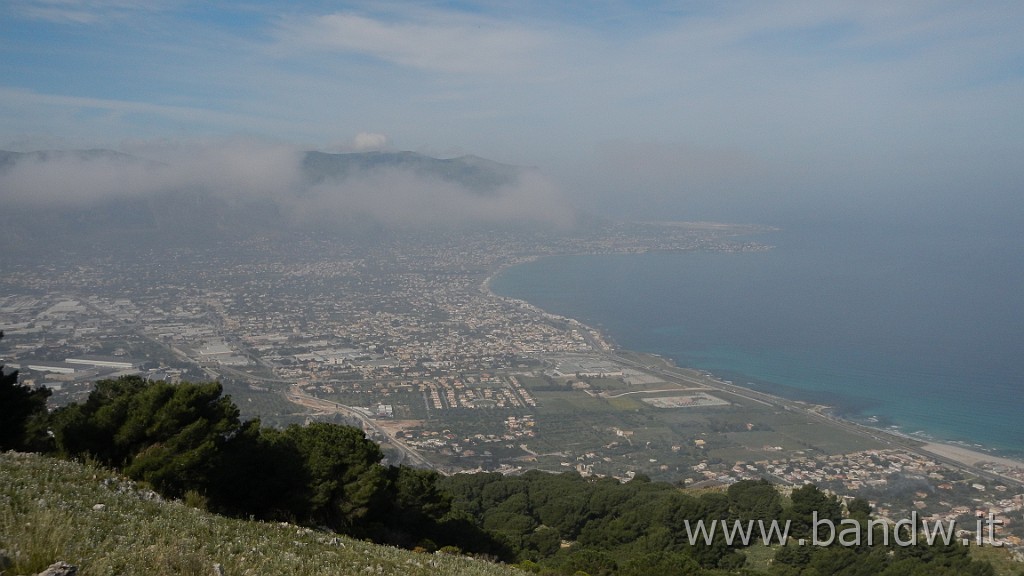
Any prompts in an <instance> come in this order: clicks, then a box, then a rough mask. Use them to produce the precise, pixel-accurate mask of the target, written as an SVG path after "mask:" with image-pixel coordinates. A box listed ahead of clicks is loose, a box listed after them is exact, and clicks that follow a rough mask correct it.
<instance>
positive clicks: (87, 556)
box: [0, 452, 522, 576]
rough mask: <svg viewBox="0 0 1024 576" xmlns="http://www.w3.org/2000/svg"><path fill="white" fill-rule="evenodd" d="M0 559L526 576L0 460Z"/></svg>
mask: <svg viewBox="0 0 1024 576" xmlns="http://www.w3.org/2000/svg"><path fill="white" fill-rule="evenodd" d="M0 550H3V551H5V552H3V554H5V555H6V556H7V557H8V558H9V559H11V560H13V561H14V565H13V566H12V567H10V569H8V570H7V571H6V572H4V571H3V570H2V569H0V573H2V574H7V573H11V574H24V573H32V574H34V573H36V572H39V571H41V570H43V569H44V568H45V567H47V566H48V565H50V564H52V563H53V562H55V561H58V560H62V561H65V562H68V563H71V564H73V565H75V566H77V567H78V568H79V574H81V575H83V576H88V575H90V574H151V575H160V574H196V575H204V576H206V575H210V574H217V573H219V572H218V569H217V566H218V565H219V566H220V568H221V570H222V571H223V574H226V575H234V574H261V575H262V574H275V575H277V574H281V575H287V574H296V575H297V574H353V575H354V574H368V573H372V574H395V575H399V574H401V575H405V574H423V575H427V574H460V575H467V576H469V575H480V576H490V575H494V576H498V575H512V574H522V572H519V571H517V570H514V569H513V568H511V567H508V566H503V565H497V564H491V563H488V562H484V561H482V560H475V559H472V558H467V557H462V556H452V555H446V554H440V553H438V554H419V553H415V552H409V551H405V550H401V549H398V548H391V547H386V546H378V545H374V544H369V543H366V542H362V541H359V540H352V539H350V538H345V537H340V536H335V535H333V534H330V533H326V532H318V531H314V530H310V529H308V528H302V527H299V526H295V525H292V524H278V523H265V522H251V521H243V520H234V519H229V518H225V517H221V516H217V515H214V514H209V513H207V512H203V511H201V510H198V509H196V508H192V507H190V506H187V505H185V504H184V503H182V502H179V501H162V500H160V499H159V498H158V497H156V496H155V494H154V493H152V492H150V491H148V490H144V489H141V488H140V487H139V486H137V485H136V484H134V483H133V482H131V481H128V480H125V479H124V478H122V477H120V476H118V475H116V474H114V473H112V472H110V471H108V470H105V469H102V468H99V467H96V466H91V465H82V464H78V463H75V462H68V461H63V460H56V459H53V458H47V457H43V456H39V455H35V454H19V453H13V452H7V453H2V454H0Z"/></svg>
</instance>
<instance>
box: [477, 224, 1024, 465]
mask: <svg viewBox="0 0 1024 576" xmlns="http://www.w3.org/2000/svg"><path fill="white" fill-rule="evenodd" d="M754 239H755V240H757V241H760V242H763V243H767V244H774V245H775V246H776V248H775V249H774V250H772V251H769V252H752V253H652V254H643V255H600V256H563V257H551V258H545V259H542V260H538V261H536V262H532V263H529V264H525V265H522V266H517V267H514V268H511V269H509V270H507V271H505V272H504V273H502V274H501V275H499V276H498V277H497V278H495V279H494V281H493V283H492V288H493V289H494V290H495V292H497V293H499V294H504V295H507V296H512V297H515V298H521V299H524V300H527V301H529V302H531V303H534V304H536V305H538V306H540V307H541V308H544V309H546V310H548V311H550V312H554V313H558V314H562V315H566V316H571V317H574V318H577V319H579V320H581V321H583V322H586V323H588V324H591V325H593V326H596V327H598V328H600V329H602V330H603V331H604V332H605V333H606V334H607V335H609V336H611V338H612V339H613V340H614V341H615V342H616V343H617V344H618V345H619V346H621V347H623V348H627V349H633V350H641V351H646V352H653V353H656V354H661V355H663V356H667V357H670V358H672V359H674V360H675V361H676V362H677V363H678V364H679V365H682V366H689V367H697V368H703V369H707V370H710V371H711V372H713V373H715V374H716V375H718V376H720V377H723V378H727V379H731V380H733V381H734V382H736V383H737V384H747V383H750V384H751V385H752V386H753V387H757V388H760V389H762V390H765V391H769V392H772V393H776V394H779V395H782V396H788V397H791V398H798V399H804V400H811V401H817V402H822V403H828V404H831V405H833V406H835V407H836V408H837V410H838V411H839V412H840V413H842V414H844V415H846V416H848V417H852V418H858V419H862V418H867V417H869V416H875V417H877V418H879V421H880V423H881V424H880V425H885V424H895V425H899V426H900V428H901V429H902V430H903V431H905V432H908V433H913V432H918V431H924V432H925V433H927V434H928V435H931V436H933V437H935V438H939V439H944V440H960V441H966V442H969V443H977V444H981V445H983V446H985V447H989V448H995V449H999V450H1001V451H1005V452H1012V453H1016V454H1022V453H1024V240H1022V238H1021V235H1020V234H1018V233H1016V231H1014V230H998V229H997V230H980V231H979V230H971V231H962V230H961V231H957V230H950V229H934V228H915V229H900V230H895V231H894V230H891V229H889V230H884V231H879V230H878V229H877V228H862V229H858V228H856V227H853V226H850V227H847V228H845V229H837V228H831V227H818V228H816V229H810V228H808V229H803V230H800V229H790V230H785V231H782V232H776V233H772V234H766V235H762V236H759V237H757V238H754Z"/></svg>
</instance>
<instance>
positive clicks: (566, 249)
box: [0, 223, 1024, 547]
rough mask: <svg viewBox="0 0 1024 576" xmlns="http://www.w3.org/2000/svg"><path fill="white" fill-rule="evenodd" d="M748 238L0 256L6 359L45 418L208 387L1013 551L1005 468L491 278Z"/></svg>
mask: <svg viewBox="0 0 1024 576" xmlns="http://www.w3.org/2000/svg"><path fill="white" fill-rule="evenodd" d="M764 232H767V230H766V229H764V228H758V227H746V226H726V225H717V224H668V223H642V224H628V225H627V224H615V225H612V224H609V225H607V226H604V227H601V228H600V231H599V232H591V233H589V234H586V235H573V236H569V235H562V234H554V233H536V234H534V235H532V236H526V235H523V234H521V233H517V234H512V233H504V232H500V231H499V232H495V231H487V232H483V231H481V232H470V231H461V232H458V233H455V232H452V233H437V232H434V233H427V232H423V233H422V234H415V233H410V234H403V235H391V236H387V237H384V238H381V239H380V241H377V242H372V243H370V242H368V243H365V244H356V243H352V242H342V241H338V240H336V239H332V238H330V237H326V236H325V237H317V236H315V235H308V236H304V237H302V238H299V239H295V238H290V239H287V241H282V240H280V239H275V240H271V239H262V240H247V241H245V242H239V243H234V244H225V245H219V246H212V247H206V248H195V247H184V246H182V247H164V248H153V249H150V250H148V251H146V252H145V253H143V254H142V255H138V254H132V253H130V252H127V251H126V252H125V253H124V254H121V253H117V252H111V253H96V254H92V255H90V256H82V255H81V253H76V254H75V255H72V254H68V255H66V256H64V257H62V258H53V259H48V260H47V261H46V262H45V263H40V262H34V261H11V262H9V263H6V264H5V266H6V268H5V269H6V273H5V274H4V276H3V278H2V280H0V282H2V288H3V289H2V292H0V329H2V330H3V332H4V334H5V338H4V340H3V341H2V343H0V346H2V348H0V362H2V363H3V364H4V365H6V367H7V368H8V369H17V370H19V371H20V375H21V382H22V383H23V384H27V385H29V386H46V387H47V388H49V389H50V390H52V391H53V392H54V394H53V396H52V398H51V399H50V402H51V404H53V405H61V404H67V403H69V402H75V401H81V400H83V399H84V398H85V397H86V396H87V395H88V393H89V391H90V390H91V387H92V384H93V383H94V382H96V381H97V380H100V379H105V378H114V377H118V376H121V375H142V376H144V377H145V378H147V379H151V380H165V381H170V382H177V381H207V380H218V381H220V382H221V383H222V384H223V385H224V387H225V390H226V392H227V393H229V394H230V395H231V397H232V399H233V400H234V402H236V403H237V404H238V405H239V406H240V408H241V409H242V411H243V414H245V415H247V416H249V417H259V418H260V419H261V420H262V421H263V423H264V424H271V425H281V426H283V425H286V424H290V423H305V422H311V421H317V420H321V421H331V422H340V423H349V424H355V425H358V426H360V427H361V428H363V430H364V431H365V432H366V433H367V435H368V436H369V437H370V438H371V439H373V440H375V441H377V442H379V443H381V445H382V446H383V447H384V449H385V453H386V455H387V457H388V459H389V461H390V462H392V463H394V464H407V465H413V466H417V467H425V468H432V469H435V470H438V471H440V472H442V473H445V474H453V473H457V472H463V471H499V472H504V473H506V474H518V473H522V472H524V471H526V470H531V469H540V470H547V471H551V472H565V471H575V472H577V473H579V474H580V475H581V476H608V477H614V478H617V479H620V480H628V479H632V478H635V477H637V476H638V475H643V476H646V477H650V478H652V479H657V480H665V481H669V482H673V483H678V484H679V485H685V486H690V487H695V488H702V487H714V486H725V485H729V484H732V483H734V482H737V481H738V480H741V479H760V478H767V479H769V480H771V481H772V482H775V483H778V484H780V485H782V486H784V487H789V488H790V489H791V488H793V487H800V486H803V485H804V484H807V483H813V484H816V485H818V486H819V487H822V488H827V489H829V490H831V491H833V492H834V493H836V494H838V495H840V496H844V497H854V496H859V497H863V498H866V499H868V500H870V501H871V503H872V504H873V505H874V507H875V513H876V514H878V515H879V516H881V517H883V518H890V519H894V520H895V519H899V518H904V517H908V516H909V515H910V514H911V513H916V514H917V515H919V516H921V517H924V518H930V519H934V520H938V519H947V520H957V522H958V524H957V525H958V526H961V527H963V528H964V529H965V532H964V534H963V536H964V537H965V538H970V539H973V538H975V536H976V534H974V533H973V532H971V531H972V530H973V528H974V526H975V518H979V517H980V518H986V519H989V520H992V519H994V520H995V521H996V524H997V525H998V528H997V530H995V532H994V535H995V541H992V539H991V538H989V540H988V541H986V544H990V545H996V544H998V545H1010V546H1012V547H1018V546H1020V545H1021V536H1024V529H1022V525H1024V523H1022V522H1021V521H1020V518H1021V512H1022V510H1024V490H1022V483H1024V470H1021V469H1019V468H1015V467H1014V466H1013V464H1012V462H1008V461H1002V460H1000V459H997V458H995V457H993V458H991V459H990V460H989V461H988V462H982V461H964V459H962V458H961V459H957V458H951V457H948V456H944V455H943V454H941V453H937V452H929V451H928V450H927V446H925V444H924V442H922V441H920V440H919V439H916V438H912V437H908V436H904V435H901V434H899V433H897V432H894V431H890V430H878V429H874V428H869V427H866V426H863V425H861V424H856V423H853V422H849V421H845V420H840V419H837V418H836V417H834V416H833V415H831V414H830V413H829V411H828V410H827V408H825V407H820V406H812V405H808V404H804V403H801V402H795V401H788V400H783V399H781V398H777V397H774V396H770V395H767V394H764V393H761V392H757V391H756V390H752V389H748V388H744V387H739V386H736V385H734V384H733V383H732V382H728V381H723V380H719V379H717V378H715V377H714V376H713V375H711V374H707V373H704V372H699V371H695V370H687V369H684V368H677V367H675V366H673V365H672V364H671V363H670V362H668V361H666V360H664V359H661V358H658V357H654V356H648V355H641V354H635V353H630V352H627V351H623V350H619V349H618V348H617V347H616V346H615V345H614V344H613V343H611V342H608V341H607V340H606V339H605V336H604V335H602V334H601V333H599V332H598V331H596V330H594V329H592V328H590V327H588V326H586V325H583V324H581V323H580V322H578V321H576V320H574V319H570V318H565V317H560V316H556V315H553V314H550V313H547V312H544V311H542V310H539V309H537V308H536V307H534V306H531V305H530V304H527V303H525V302H522V301H518V300H514V299H510V298H507V297H502V296H499V295H496V294H494V293H492V292H491V290H490V287H489V284H490V279H491V278H492V277H493V276H494V275H495V274H496V273H499V272H500V271H501V270H503V269H505V268H506V267H508V266H511V265H515V264H518V263H522V262H525V261H528V260H530V259H534V258H538V257H543V256H546V255H555V254H594V253H624V254H625V253H637V252H646V251H652V250H677V251H683V250H686V251H691V250H718V251H757V250H767V249H770V247H769V246H766V245H765V244H762V243H760V242H761V241H762V240H765V239H769V238H770V235H758V234H762V233H764ZM752 239H753V240H752ZM755 240H756V241H755ZM979 525H980V524H979Z"/></svg>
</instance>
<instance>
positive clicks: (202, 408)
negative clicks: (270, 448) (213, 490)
mask: <svg viewBox="0 0 1024 576" xmlns="http://www.w3.org/2000/svg"><path fill="white" fill-rule="evenodd" d="M222 394H223V388H221V385H220V384H219V383H217V382H207V383H201V384H191V383H187V382H183V383H181V384H168V383H166V382H150V381H147V380H144V379H142V378H140V377H138V376H123V377H121V378H118V379H117V380H101V381H99V382H97V383H96V387H95V389H94V390H93V391H92V392H91V393H90V394H89V398H88V399H87V400H86V402H85V403H84V404H72V405H71V406H68V407H65V408H63V409H61V410H59V411H58V412H57V413H56V414H55V415H54V419H53V420H54V425H53V431H54V437H55V438H56V441H57V448H58V449H59V450H60V451H61V452H63V453H64V454H67V455H69V456H80V455H86V454H88V455H90V456H92V457H94V458H97V459H98V460H100V461H101V462H103V463H104V464H107V465H110V466H120V467H122V468H123V469H124V471H125V473H126V474H127V475H128V476H130V477H132V478H135V479H137V480H144V481H146V482H149V483H151V484H152V485H153V486H154V487H155V488H156V489H157V490H158V491H160V492H161V493H162V494H165V495H168V496H172V497H179V496H181V495H183V494H184V493H185V492H186V491H188V490H197V491H199V492H205V491H206V489H207V487H208V485H209V483H210V476H211V473H212V472H213V470H214V468H215V466H216V463H217V459H218V457H219V455H220V451H221V449H222V447H223V445H224V444H225V443H226V442H227V441H228V439H229V438H231V437H233V436H234V435H236V434H237V433H238V432H239V431H240V430H241V423H240V422H239V419H238V408H237V407H236V406H235V405H234V404H233V403H232V402H231V399H230V398H229V397H227V396H223V395H222Z"/></svg>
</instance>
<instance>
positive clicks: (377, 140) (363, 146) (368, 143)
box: [352, 132, 388, 152]
mask: <svg viewBox="0 0 1024 576" xmlns="http://www.w3.org/2000/svg"><path fill="white" fill-rule="evenodd" d="M387 144H388V137H387V136H386V135H384V134H374V133H372V132H360V133H359V134H356V137H355V138H353V139H352V147H353V148H355V149H356V150H357V151H359V152H363V151H366V150H381V149H383V148H384V147H385V146H387Z"/></svg>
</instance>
